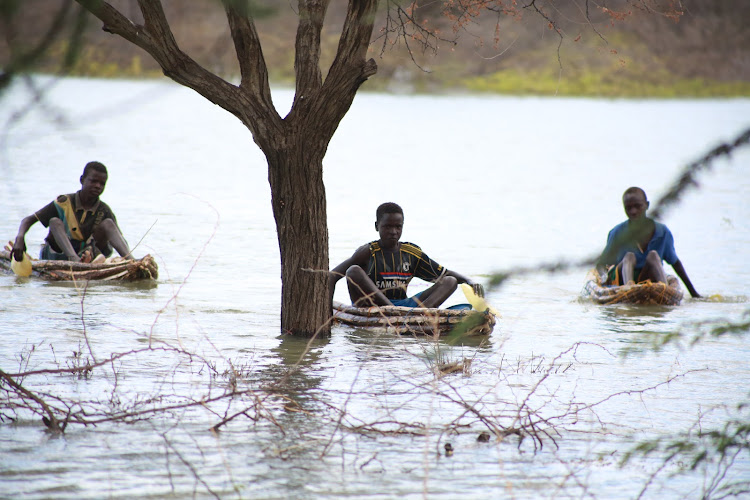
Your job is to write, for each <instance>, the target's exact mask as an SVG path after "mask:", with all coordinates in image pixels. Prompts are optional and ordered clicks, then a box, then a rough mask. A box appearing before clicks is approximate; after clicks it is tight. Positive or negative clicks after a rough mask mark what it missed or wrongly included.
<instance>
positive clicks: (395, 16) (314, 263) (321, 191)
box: [76, 0, 674, 335]
mask: <svg viewBox="0 0 750 500" xmlns="http://www.w3.org/2000/svg"><path fill="white" fill-rule="evenodd" d="M76 1H77V2H78V3H79V4H80V5H81V6H83V7H84V8H85V9H86V10H87V11H89V12H91V13H92V14H93V15H94V16H96V17H97V18H98V19H99V20H101V21H102V22H103V30H104V31H107V32H109V33H112V34H115V35H118V36H120V37H122V38H123V39H125V40H127V41H128V42H130V43H132V44H134V45H136V46H138V47H140V48H141V49H143V50H144V51H146V52H147V53H148V54H150V55H151V56H152V57H153V59H154V60H155V61H156V62H157V63H158V64H159V66H160V67H161V68H162V71H163V72H164V74H165V75H166V76H167V77H169V78H171V79H172V80H174V81H176V82H177V83H179V84H181V85H184V86H186V87H189V88H191V89H193V90H195V91H196V92H198V93H199V94H201V95H202V96H203V97H205V98H206V99H208V100H209V101H211V102H213V103H215V104H217V105H219V106H221V107H222V108H224V109H225V110H227V111H228V112H230V113H232V114H233V115H234V116H236V117H237V118H238V119H239V120H240V121H241V122H242V123H243V124H244V125H245V126H246V127H247V128H248V129H249V130H250V132H251V134H252V137H253V140H254V141H255V143H256V144H257V145H258V146H259V147H260V149H261V150H262V151H263V153H264V154H265V156H266V159H267V162H268V178H269V183H270V186H271V195H272V208H273V214H274V218H275V221H276V227H277V234H278V241H279V249H280V255H281V280H282V299H281V327H282V329H283V331H285V332H290V333H294V334H303V335H312V334H314V333H316V332H323V333H327V332H329V331H330V325H329V323H328V320H329V317H330V314H331V304H330V303H329V294H328V293H327V283H328V281H327V275H326V272H327V270H328V268H329V262H328V229H327V214H326V197H325V187H324V185H323V158H324V156H325V153H326V150H327V148H328V144H329V142H330V140H331V138H332V137H333V134H334V133H335V131H336V129H337V127H338V125H339V123H340V122H341V120H342V119H343V117H344V116H345V115H346V113H347V111H348V110H349V108H350V106H351V105H352V102H353V100H354V96H355V95H356V93H357V91H358V89H359V88H360V86H361V85H362V83H363V82H365V81H366V80H367V79H368V78H369V77H371V76H373V75H374V74H375V73H376V71H377V65H376V63H375V61H374V60H373V59H367V51H368V47H369V45H370V43H371V41H372V40H373V38H375V39H376V40H378V42H379V43H382V44H383V45H382V46H383V47H386V46H388V45H390V44H391V43H394V42H398V41H401V42H403V43H404V45H405V46H406V48H407V50H408V53H409V54H410V55H412V58H413V50H416V49H420V50H425V49H427V50H431V51H436V50H437V48H438V44H439V43H440V42H442V41H454V40H455V38H456V33H457V32H458V31H460V30H462V29H465V28H466V27H467V26H469V25H471V24H472V23H473V22H474V21H475V20H477V19H479V16H481V15H482V14H483V13H488V14H491V15H494V18H493V19H494V21H493V22H494V23H496V26H499V22H500V21H499V20H500V19H501V18H505V17H507V16H511V17H514V18H518V17H519V16H520V15H521V14H522V13H524V12H531V13H532V14H533V16H534V17H535V18H536V19H537V20H541V21H542V22H543V23H544V24H545V25H546V26H547V27H548V28H549V29H550V30H552V31H553V32H555V33H556V35H557V36H558V37H560V39H561V40H562V38H563V37H564V30H563V29H561V27H560V26H559V25H558V22H557V21H556V18H557V17H559V9H558V6H557V5H556V3H557V2H556V1H555V0H528V1H526V2H525V3H523V4H519V2H516V1H515V0H513V1H509V2H506V1H504V0H442V1H440V2H425V6H420V5H419V2H418V1H416V0H410V1H403V2H399V1H396V0H384V1H382V2H381V1H380V0H348V1H347V10H346V15H345V17H344V20H343V25H342V29H341V35H340V38H339V42H338V47H337V51H336V55H335V58H334V59H333V62H332V64H331V66H330V68H328V70H327V72H326V73H325V77H324V76H323V72H322V71H321V32H322V29H323V24H324V20H325V18H326V14H327V11H328V6H329V3H330V0H298V2H297V11H296V12H297V14H298V17H299V23H298V26H297V34H296V41H295V59H294V71H295V81H296V89H295V96H294V100H293V104H292V107H291V110H290V111H289V113H288V114H287V115H286V116H285V117H282V116H280V115H279V113H278V112H277V110H276V109H275V108H274V106H273V103H272V100H271V88H270V84H269V78H268V68H267V65H266V62H265V60H264V57H263V51H262V49H261V43H260V38H259V35H258V30H257V29H256V25H255V18H254V15H255V14H256V13H257V12H259V11H258V10H257V5H256V4H257V2H254V1H253V0H220V3H221V5H222V6H223V8H224V11H225V14H226V19H227V22H228V25H229V31H230V34H231V38H232V41H233V44H234V49H235V53H236V57H237V62H238V64H239V70H240V81H239V84H233V83H230V82H228V81H227V80H225V79H224V78H222V77H220V76H218V75H217V74H215V73H213V72H211V71H209V70H208V69H206V68H205V67H203V66H201V65H200V64H199V63H198V62H196V61H195V60H194V59H193V58H191V57H190V56H189V55H188V54H186V53H185V52H184V51H183V50H182V49H181V48H180V46H179V45H178V43H177V41H176V39H175V36H174V35H173V33H172V29H171V27H170V24H169V21H168V20H167V16H166V14H165V11H164V8H163V6H162V2H161V1H160V0H137V5H138V10H139V11H140V15H141V16H142V24H139V22H136V21H134V20H133V19H131V18H129V17H128V16H126V15H125V14H124V9H118V8H116V7H115V6H114V5H113V4H114V2H112V3H110V2H106V1H103V0H76ZM616 3H617V4H618V5H621V6H622V5H630V4H631V3H632V5H633V6H634V7H637V8H641V9H645V10H648V9H651V8H652V7H654V4H658V3H664V4H665V5H666V6H667V8H671V7H670V6H671V5H674V1H673V0H638V1H637V2H636V1H632V2H631V1H629V0H620V1H619V2H616ZM380 5H382V6H384V7H385V9H384V10H383V11H382V12H380V11H379V10H378V7H379V6H380ZM656 7H657V8H658V10H659V11H660V12H662V13H664V12H674V9H672V10H671V11H670V10H665V9H664V6H659V5H656ZM590 9H591V10H590ZM596 9H598V10H596V13H597V14H598V15H600V16H603V18H604V19H605V20H612V19H619V18H622V17H627V15H628V13H627V12H618V11H615V10H612V9H610V8H605V7H599V6H597V7H596ZM130 10H133V9H130ZM594 10H595V9H594V5H593V4H592V5H589V1H588V0H586V1H585V2H584V3H583V5H582V8H581V9H580V11H579V13H578V16H579V17H580V19H581V20H582V22H583V23H584V25H587V26H589V27H590V28H591V29H592V30H593V31H596V29H595V28H594V27H593V26H594V23H593V21H592V17H591V16H592V15H593V13H594ZM378 15H380V16H382V19H383V25H384V26H383V28H382V29H381V30H380V31H379V32H378V33H377V34H376V36H375V37H373V27H374V23H375V21H376V18H377V17H378ZM439 15H442V16H443V18H444V19H447V20H448V22H449V24H450V25H451V26H452V28H453V31H452V32H451V30H448V32H449V35H447V36H448V37H449V38H451V40H446V39H445V38H443V35H441V34H440V30H439V29H436V28H433V27H430V28H428V27H427V26H428V24H429V23H428V18H429V16H433V17H435V16H439ZM491 17H492V16H491ZM430 26H432V25H430ZM495 33H496V35H495V39H496V41H497V40H498V39H499V35H497V29H496V30H495Z"/></svg>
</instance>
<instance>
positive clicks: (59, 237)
mask: <svg viewBox="0 0 750 500" xmlns="http://www.w3.org/2000/svg"><path fill="white" fill-rule="evenodd" d="M49 229H50V232H51V233H52V237H53V238H55V243H57V246H58V247H60V248H61V249H62V251H63V253H64V254H65V256H66V257H68V260H71V261H73V262H81V258H80V257H79V256H78V254H77V253H76V251H75V250H73V245H72V244H71V243H70V239H69V238H68V233H67V232H65V224H63V221H62V220H60V219H58V218H57V217H52V218H51V219H50V220H49Z"/></svg>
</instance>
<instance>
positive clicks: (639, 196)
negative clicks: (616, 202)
mask: <svg viewBox="0 0 750 500" xmlns="http://www.w3.org/2000/svg"><path fill="white" fill-rule="evenodd" d="M622 206H623V208H624V209H625V213H626V214H627V216H628V219H630V220H636V219H640V218H641V217H644V216H645V215H646V210H648V206H649V202H648V199H647V198H646V192H645V191H644V190H643V189H641V188H639V187H629V188H628V189H626V190H625V192H624V193H623V195H622Z"/></svg>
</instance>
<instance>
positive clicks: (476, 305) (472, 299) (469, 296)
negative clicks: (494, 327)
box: [461, 283, 500, 316]
mask: <svg viewBox="0 0 750 500" xmlns="http://www.w3.org/2000/svg"><path fill="white" fill-rule="evenodd" d="M461 291H462V292H464V295H466V300H468V301H469V304H471V307H472V308H473V309H474V310H476V311H482V312H484V311H486V310H487V309H489V310H490V312H491V313H492V314H494V315H495V316H500V313H498V312H497V309H495V308H494V307H492V306H491V305H489V304H488V303H487V301H485V300H484V297H480V296H479V295H477V294H476V293H474V289H473V288H472V287H471V285H469V284H467V283H461Z"/></svg>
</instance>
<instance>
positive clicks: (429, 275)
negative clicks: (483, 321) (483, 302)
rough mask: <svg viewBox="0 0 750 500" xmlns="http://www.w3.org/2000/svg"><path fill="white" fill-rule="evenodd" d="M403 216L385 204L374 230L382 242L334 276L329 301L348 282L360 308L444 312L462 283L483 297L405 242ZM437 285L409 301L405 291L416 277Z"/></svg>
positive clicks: (360, 251) (480, 290)
mask: <svg viewBox="0 0 750 500" xmlns="http://www.w3.org/2000/svg"><path fill="white" fill-rule="evenodd" d="M403 227H404V211H403V210H402V209H401V207H400V206H398V205H397V204H395V203H383V204H382V205H380V206H379V207H378V209H377V211H376V212H375V229H376V230H377V231H378V234H379V235H380V239H379V240H377V241H373V242H370V243H367V244H365V245H362V246H361V247H359V248H358V249H357V250H355V252H354V254H353V255H352V256H351V257H349V258H348V259H346V260H345V261H344V262H342V263H341V264H339V265H338V266H336V267H335V268H333V269H332V270H331V272H330V273H329V278H328V285H329V290H330V299H331V301H332V300H333V292H334V290H335V288H336V283H337V282H338V281H339V280H340V279H341V278H343V277H344V276H346V282H347V285H348V287H349V296H350V297H351V299H352V304H353V305H355V306H357V307H370V306H373V305H374V306H391V305H395V306H404V307H439V306H440V304H442V303H443V302H444V301H445V300H446V299H447V298H448V297H450V295H451V294H452V293H453V292H454V291H455V290H456V287H457V285H458V283H467V284H469V285H471V286H472V288H473V289H474V293H476V294H477V295H479V296H480V297H483V296H484V289H483V288H482V285H481V284H479V283H474V282H472V281H471V280H469V278H467V277H465V276H463V275H461V274H459V273H457V272H455V271H449V270H448V269H446V268H444V267H443V266H441V265H440V264H438V263H437V262H435V261H434V260H432V259H430V258H429V257H428V256H427V255H426V254H425V253H423V252H422V249H421V248H419V247H418V246H417V245H415V244H413V243H407V242H401V241H399V240H400V239H401V232H402V230H403ZM415 276H416V277H417V278H420V279H423V280H425V281H430V282H433V283H434V285H432V286H431V287H430V288H428V289H427V290H424V291H422V292H420V293H418V294H416V295H414V296H413V297H408V296H407V294H406V288H407V286H408V285H409V281H411V279H412V278H413V277H415Z"/></svg>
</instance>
